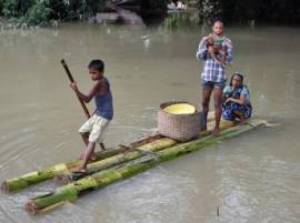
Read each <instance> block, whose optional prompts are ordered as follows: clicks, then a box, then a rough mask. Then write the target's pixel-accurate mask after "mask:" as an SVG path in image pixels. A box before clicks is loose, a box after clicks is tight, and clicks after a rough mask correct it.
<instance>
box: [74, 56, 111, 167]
mask: <svg viewBox="0 0 300 223" xmlns="http://www.w3.org/2000/svg"><path fill="white" fill-rule="evenodd" d="M88 69H89V74H90V77H91V79H92V81H94V83H95V84H94V86H93V87H92V89H91V90H90V92H89V93H88V94H87V95H85V94H83V93H81V92H80V91H79V90H78V87H77V85H76V82H73V83H71V84H70V87H71V88H72V89H73V90H74V91H75V93H76V94H77V95H78V96H79V97H80V98H81V99H82V100H83V101H84V102H85V103H88V102H90V101H91V100H92V99H93V98H94V100H95V104H96V110H95V112H94V114H93V115H92V116H91V118H90V119H88V120H87V121H86V122H85V123H84V124H83V125H82V126H81V127H80V129H79V133H80V134H81V136H82V138H83V140H84V142H85V145H86V148H85V152H84V155H83V163H82V165H81V166H80V167H79V169H78V170H77V171H80V172H85V171H86V166H87V163H88V161H89V160H90V159H92V158H93V156H94V150H95V146H96V143H97V142H102V141H103V133H104V131H105V130H106V129H107V127H108V125H109V123H110V121H111V120H112V118H113V103H112V94H111V91H110V84H109V81H108V80H107V78H106V77H104V63H103V61H101V60H92V61H91V62H90V64H89V65H88Z"/></svg>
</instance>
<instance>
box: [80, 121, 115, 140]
mask: <svg viewBox="0 0 300 223" xmlns="http://www.w3.org/2000/svg"><path fill="white" fill-rule="evenodd" d="M109 122H110V120H107V119H105V118H103V117H100V116H99V115H93V116H92V117H90V118H89V119H88V120H87V121H86V122H85V123H84V124H83V125H82V126H81V127H80V129H79V130H78V131H79V133H87V132H89V133H90V135H89V142H102V141H103V134H104V132H105V131H106V129H107V126H108V124H109Z"/></svg>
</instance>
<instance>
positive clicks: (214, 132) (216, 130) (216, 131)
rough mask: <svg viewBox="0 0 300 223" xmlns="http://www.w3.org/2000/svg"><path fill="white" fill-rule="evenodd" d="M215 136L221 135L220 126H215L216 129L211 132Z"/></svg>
mask: <svg viewBox="0 0 300 223" xmlns="http://www.w3.org/2000/svg"><path fill="white" fill-rule="evenodd" d="M211 134H212V135H213V136H214V137H217V136H219V135H220V129H219V128H214V130H213V131H212V133H211Z"/></svg>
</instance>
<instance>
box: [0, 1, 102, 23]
mask: <svg viewBox="0 0 300 223" xmlns="http://www.w3.org/2000/svg"><path fill="white" fill-rule="evenodd" d="M106 1H107V0H0V10H1V14H2V15H3V16H4V17H6V18H7V19H8V20H9V21H11V22H13V23H18V24H19V23H27V24H30V25H39V24H46V23H49V21H50V20H63V21H68V20H78V19H83V18H87V17H88V16H90V15H92V14H93V13H95V12H97V11H101V10H103V8H104V5H105V3H106Z"/></svg>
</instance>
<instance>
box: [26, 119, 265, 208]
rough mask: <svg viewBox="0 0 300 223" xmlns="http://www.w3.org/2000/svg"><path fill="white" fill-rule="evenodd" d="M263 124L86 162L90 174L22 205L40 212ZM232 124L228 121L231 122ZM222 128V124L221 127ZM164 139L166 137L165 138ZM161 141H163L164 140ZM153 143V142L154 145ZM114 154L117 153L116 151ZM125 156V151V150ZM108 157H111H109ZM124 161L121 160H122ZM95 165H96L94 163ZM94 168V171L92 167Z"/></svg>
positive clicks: (247, 125) (241, 126)
mask: <svg viewBox="0 0 300 223" xmlns="http://www.w3.org/2000/svg"><path fill="white" fill-rule="evenodd" d="M264 124H266V122H265V121H264V120H257V119H256V120H250V121H248V123H247V124H244V125H238V126H234V127H232V128H227V129H225V130H222V131H221V134H220V135H219V136H218V137H212V136H211V135H208V136H206V137H202V138H200V139H197V140H193V141H190V142H187V143H176V142H175V143H173V144H172V143H171V141H168V143H170V146H167V147H159V148H158V147H156V149H152V148H150V147H151V146H150V145H149V147H146V148H147V149H145V148H144V149H145V151H139V152H141V154H140V155H139V156H137V157H136V154H137V153H136V151H131V152H129V153H127V154H130V155H128V156H127V158H128V157H131V156H133V157H135V158H134V159H128V160H127V158H126V159H125V158H124V157H123V158H120V157H119V158H116V159H121V160H122V162H121V163H118V165H115V166H111V165H109V168H108V169H104V170H103V169H101V168H102V167H101V168H99V169H97V168H98V166H97V165H99V166H101V165H104V164H103V162H102V164H99V163H101V161H99V163H98V164H97V165H96V164H93V165H92V164H90V165H89V166H88V172H89V173H90V174H91V175H88V176H83V178H81V179H80V180H77V181H74V182H72V183H69V184H67V185H65V186H62V187H59V188H58V189H57V190H55V191H54V192H51V193H48V194H45V195H42V196H38V197H36V198H33V199H31V200H30V201H28V202H27V203H26V205H25V209H26V210H27V211H28V212H30V213H40V212H44V211H47V210H51V209H53V208H55V207H57V206H59V205H62V204H64V203H66V202H71V201H75V200H76V199H77V198H78V197H79V196H81V195H82V194H83V192H87V191H90V190H94V189H98V188H102V187H104V186H107V185H109V184H112V183H114V182H117V181H119V180H122V179H126V178H128V177H130V176H133V175H136V174H138V173H141V172H143V171H145V170H147V169H149V168H151V167H153V166H156V165H158V164H159V163H161V162H164V161H167V160H172V159H174V158H176V157H178V156H180V155H182V154H186V153H189V152H192V151H195V150H198V149H200V148H203V147H205V146H209V145H211V144H214V143H216V142H220V141H222V140H225V139H228V138H232V137H235V136H237V135H239V134H242V133H244V132H247V131H249V130H251V129H254V128H256V127H259V126H262V125H264ZM231 126H232V125H231ZM223 129H224V127H223ZM166 142H167V141H166ZM166 142H165V143H166ZM154 147H155V146H154ZM117 157H118V155H117ZM125 157H126V153H125ZM111 158H112V157H111ZM125 160H126V161H127V162H124V161H125ZM96 166H97V167H96ZM96 170H97V171H98V172H95V171H96Z"/></svg>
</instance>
